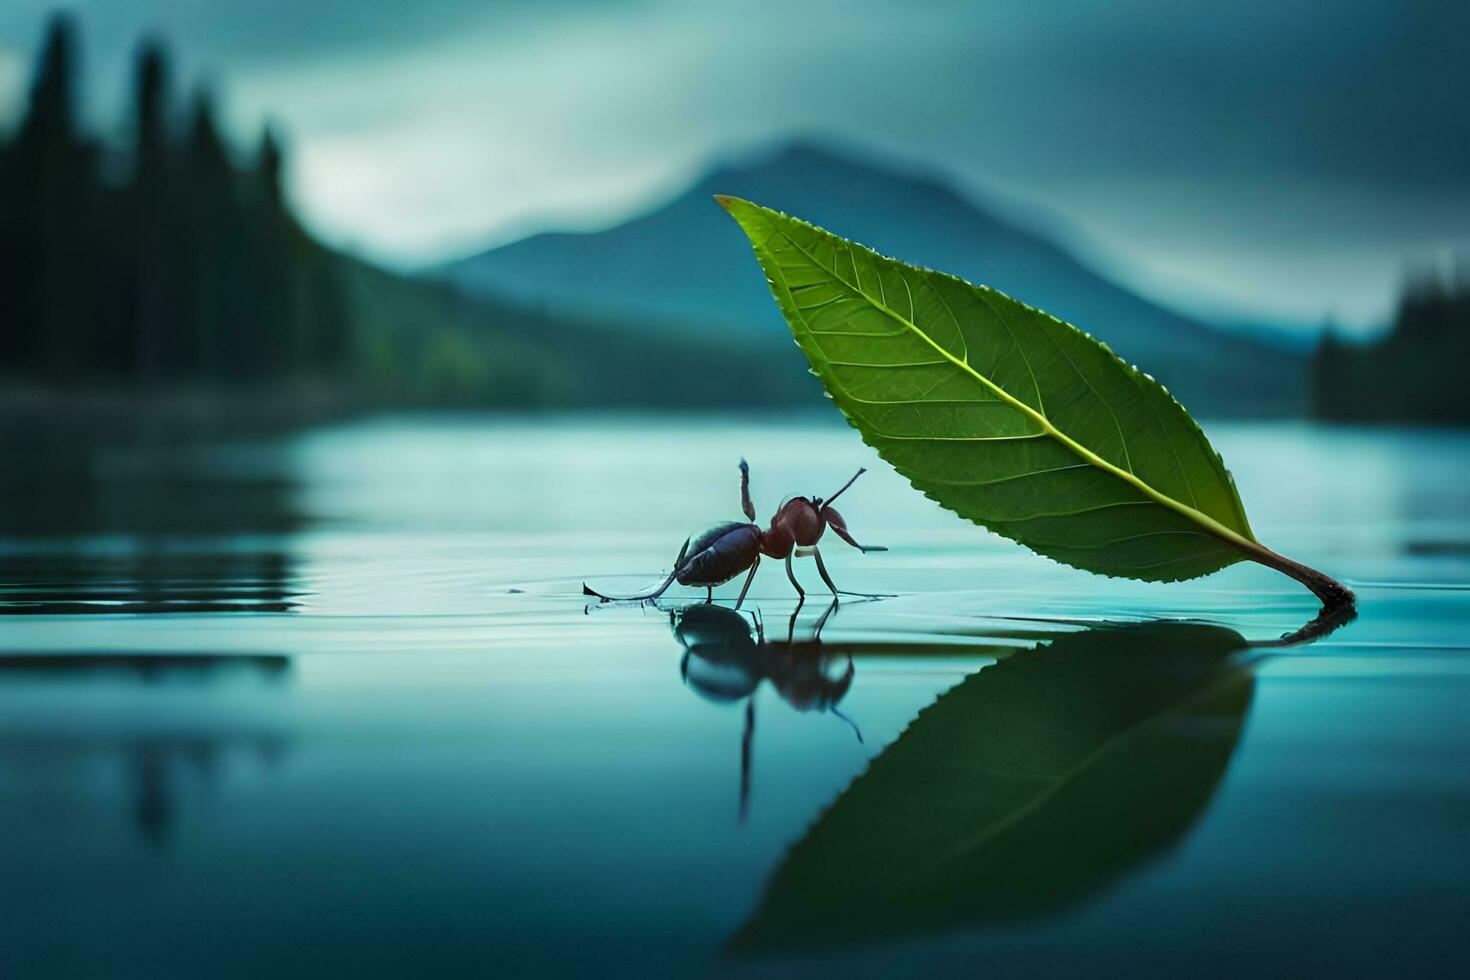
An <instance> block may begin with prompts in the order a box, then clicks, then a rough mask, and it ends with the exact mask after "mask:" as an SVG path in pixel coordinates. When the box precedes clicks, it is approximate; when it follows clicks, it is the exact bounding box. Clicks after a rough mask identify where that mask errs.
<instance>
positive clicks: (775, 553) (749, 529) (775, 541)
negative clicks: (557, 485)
mask: <svg viewBox="0 0 1470 980" xmlns="http://www.w3.org/2000/svg"><path fill="white" fill-rule="evenodd" d="M866 472H867V470H866V469H859V470H858V471H857V472H856V473H854V474H853V477H852V479H851V480H848V481H847V482H846V483H844V484H843V485H842V487H841V489H839V490H838V491H837V492H836V493H834V494H833V495H832V496H831V497H828V498H827V499H826V500H825V501H823V500H822V498H821V497H813V498H810V499H808V498H807V497H792V498H791V499H790V500H787V501H786V502H784V503H783V504H782V505H781V507H780V508H779V509H778V510H777V511H776V516H775V517H772V518H771V526H770V527H768V528H766V529H765V530H764V531H762V530H761V528H760V525H759V524H753V523H750V524H743V523H740V522H731V523H729V524H717V525H716V526H714V527H712V528H710V529H709V530H708V531H705V532H704V533H703V534H701V535H699V536H698V537H696V538H688V539H686V540H685V541H684V547H683V548H681V549H680V550H679V557H678V558H675V559H674V570H673V571H672V572H670V573H669V577H668V578H666V579H664V580H663V583H662V584H661V585H659V587H658V588H656V589H654V590H653V591H652V592H646V593H644V594H643V595H630V596H610V595H603V594H602V593H601V592H597V591H595V590H594V589H592V588H591V587H589V586H588V585H587V584H586V583H583V585H582V592H583V594H584V595H589V596H595V597H596V598H598V599H602V600H608V601H611V600H616V601H642V600H644V599H657V598H658V597H659V596H661V595H663V594H664V592H666V591H667V590H668V588H669V586H670V585H672V584H673V583H674V582H675V581H676V580H677V581H678V583H679V584H680V585H694V586H698V585H702V586H704V587H705V589H706V590H707V592H706V598H708V597H709V596H710V595H712V594H713V590H714V587H715V586H717V585H724V584H725V583H726V582H728V581H730V580H731V579H733V578H734V577H735V576H737V575H739V574H740V573H741V572H744V571H746V570H747V569H749V574H748V575H746V577H745V585H744V586H743V587H742V588H741V589H740V598H739V599H737V600H736V601H735V608H736V609H739V608H740V605H741V603H743V602H745V593H747V592H748V591H750V583H751V580H752V579H754V578H755V570H756V568H758V567H759V566H760V563H761V556H762V555H764V556H765V557H767V558H782V559H785V561H786V577H787V578H789V579H790V580H791V584H792V585H793V586H794V587H795V588H796V594H797V595H798V596H805V595H806V592H805V590H803V589H802V587H801V583H800V582H798V581H796V572H795V571H794V570H793V569H792V567H791V560H792V558H794V557H797V556H799V555H806V554H810V555H811V556H812V557H813V558H815V559H816V560H817V571H818V572H819V573H820V574H821V576H822V581H823V582H825V583H827V588H829V589H831V590H832V595H833V596H836V595H837V594H838V592H837V586H836V585H834V584H833V582H832V576H831V575H829V574H827V566H826V565H824V564H823V563H822V553H821V552H820V551H818V550H817V542H818V541H819V540H821V537H822V533H823V532H824V531H826V530H827V528H828V527H831V528H832V530H833V531H834V532H835V533H836V534H837V536H838V537H839V538H841V539H842V540H843V541H846V542H847V543H848V544H850V545H852V546H853V547H854V548H856V549H858V550H859V551H862V552H865V553H866V552H869V551H887V550H888V549H887V548H882V547H877V546H875V545H863V544H858V543H857V542H856V541H855V540H853V537H852V535H851V534H849V533H848V531H847V522H846V521H844V520H843V519H842V515H841V514H839V513H837V509H836V508H834V507H833V506H832V501H834V500H836V499H837V498H838V497H840V496H842V493H843V491H845V490H846V489H847V488H848V487H850V486H852V484H853V481H855V480H856V479H857V478H858V477H860V476H862V475H863V474H864V473H866ZM740 509H741V510H743V511H745V516H746V517H747V518H748V519H749V520H751V521H754V520H755V505H754V504H752V503H751V502H750V466H749V465H748V464H747V463H746V462H745V460H743V459H742V460H741V461H740ZM798 549H799V550H798Z"/></svg>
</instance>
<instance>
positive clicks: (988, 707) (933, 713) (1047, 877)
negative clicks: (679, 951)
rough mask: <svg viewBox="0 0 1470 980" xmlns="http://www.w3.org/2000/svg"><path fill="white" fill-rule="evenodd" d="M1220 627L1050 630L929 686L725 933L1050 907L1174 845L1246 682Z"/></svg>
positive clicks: (786, 931)
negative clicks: (938, 688)
mask: <svg viewBox="0 0 1470 980" xmlns="http://www.w3.org/2000/svg"><path fill="white" fill-rule="evenodd" d="M1245 647H1246V643H1245V641H1244V640H1243V639H1241V637H1240V636H1239V635H1238V634H1236V633H1234V632H1232V631H1231V630H1228V629H1223V628H1220V627H1213V626H1203V625H1193V624H1186V623H1149V624H1142V625H1137V626H1128V627H1103V628H1099V629H1093V630H1088V631H1085V632H1080V633H1073V634H1067V635H1064V636H1061V637H1059V638H1057V639H1056V640H1053V641H1052V642H1050V643H1049V644H1044V645H1041V646H1038V647H1036V648H1035V649H1033V650H1026V651H1022V652H1020V653H1016V654H1014V655H1012V656H1011V657H1010V658H1008V659H1006V660H1003V661H1001V662H999V663H996V664H994V665H992V666H990V667H986V668H984V669H983V670H981V671H979V672H978V673H975V674H972V675H971V676H970V677H969V678H967V679H966V680H965V681H963V682H962V683H960V684H959V685H958V686H956V687H954V688H952V689H951V690H950V691H949V692H947V693H946V694H944V695H942V696H941V697H940V698H939V699H938V700H937V701H935V702H934V704H932V705H931V706H930V707H928V708H926V709H925V710H924V711H923V712H921V713H920V714H919V716H918V717H917V718H916V719H915V720H914V721H913V722H912V723H911V724H910V725H909V727H908V729H907V730H906V731H905V732H904V733H903V734H902V735H901V736H900V737H899V738H898V740H897V741H895V742H894V743H893V744H892V745H890V746H889V747H888V748H887V749H886V750H884V752H883V753H882V754H881V755H879V756H878V757H877V758H876V759H874V760H873V762H872V764H871V766H869V768H868V771H867V772H866V773H864V774H863V775H861V776H859V777H858V778H857V779H855V780H854V781H853V782H852V783H851V785H849V786H848V788H847V789H846V790H845V791H843V793H842V795H841V796H839V797H838V798H837V800H836V802H835V803H833V804H832V806H831V807H830V808H829V809H828V810H827V811H826V812H825V813H823V814H822V816H821V817H820V819H818V821H817V822H816V824H815V825H814V826H813V827H812V828H811V829H810V830H809V831H808V832H807V834H806V836H805V837H804V838H802V840H800V841H799V842H798V843H797V844H796V845H795V846H794V847H793V848H792V849H791V851H790V853H789V854H788V855H787V857H786V859H785V861H784V862H783V863H782V864H781V866H780V867H779V868H778V869H777V870H776V873H775V875H774V876H773V877H772V879H771V881H770V883H769V885H768V887H767V891H766V894H765V896H764V897H763V899H762V901H761V904H760V905H759V907H758V908H757V909H756V911H755V913H754V914H753V916H752V917H751V919H750V920H749V922H748V923H747V924H746V925H745V927H744V928H743V929H742V930H741V931H740V933H739V934H737V936H736V937H735V938H734V939H733V940H732V946H734V947H735V948H737V949H741V950H745V951H754V950H762V949H777V948H799V947H808V946H823V945H834V944H843V943H863V942H873V941H876V940H878V939H887V938H891V937H894V936H901V935H906V934H916V933H926V932H936V931H942V930H946V929H957V928H973V927H976V926H981V925H986V924H992V923H996V922H1003V921H1008V920H1016V919H1025V918H1032V917H1037V916H1044V915H1049V914H1054V913H1056V912H1058V911H1060V910H1062V909H1065V908H1067V907H1068V906H1070V905H1073V904H1076V903H1078V902H1081V901H1084V900H1086V899H1087V898H1089V897H1091V896H1093V895H1095V894H1097V893H1098V892H1099V891H1101V890H1103V889H1106V888H1107V887H1109V886H1111V885H1112V884H1114V883H1116V882H1117V881H1118V880H1119V879H1120V878H1121V877H1122V876H1123V875H1125V874H1126V873H1127V872H1129V871H1130V870H1131V869H1134V868H1137V867H1138V866H1139V865H1141V864H1143V863H1144V862H1146V861H1147V860H1148V859H1150V858H1151V857H1154V856H1156V855H1157V854H1159V853H1160V852H1161V851H1163V850H1165V849H1166V848H1168V847H1170V846H1171V845H1173V844H1175V843H1176V842H1178V841H1179V840H1180V839H1182V837H1183V836H1184V835H1185V834H1186V833H1187V832H1188V830H1189V828H1190V827H1191V826H1192V825H1193V824H1194V822H1195V821H1196V820H1197V819H1198V818H1199V816H1200V814H1201V813H1203V812H1204V810H1205V808H1206V806H1207V804H1208V803H1209V800H1210V798H1211V797H1212V795H1213V794H1214V791H1215V788H1216V787H1217V786H1218V784H1219V782H1220V779H1221V777H1222V776H1223V774H1224V772H1225V769H1226V766H1227V765H1228V763H1229V760H1230V757H1231V754H1232V753H1233V751H1234V749H1235V746H1236V744H1237V742H1238V740H1239V738H1240V732H1241V728H1242V725H1243V723H1244V718H1245V716H1246V712H1247V709H1248V708H1249V705H1250V702H1251V697H1252V693H1253V690H1254V681H1253V678H1252V675H1251V673H1250V671H1249V669H1248V666H1247V665H1245V664H1243V663H1241V662H1240V659H1239V658H1237V657H1236V656H1234V655H1235V654H1236V653H1237V652H1238V651H1241V650H1243V649H1244V648H1245Z"/></svg>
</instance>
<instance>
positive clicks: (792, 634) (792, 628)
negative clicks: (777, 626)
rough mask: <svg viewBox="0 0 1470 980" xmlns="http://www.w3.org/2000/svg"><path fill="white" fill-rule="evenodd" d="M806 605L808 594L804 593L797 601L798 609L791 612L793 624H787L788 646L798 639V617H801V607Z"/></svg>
mask: <svg viewBox="0 0 1470 980" xmlns="http://www.w3.org/2000/svg"><path fill="white" fill-rule="evenodd" d="M804 605H806V593H805V592H803V593H802V594H801V595H800V596H798V597H797V599H796V608H795V609H793V610H791V622H789V623H787V624H786V645H787V646H790V645H791V642H792V641H793V640H795V639H796V617H797V616H800V615H801V607H802V606H804Z"/></svg>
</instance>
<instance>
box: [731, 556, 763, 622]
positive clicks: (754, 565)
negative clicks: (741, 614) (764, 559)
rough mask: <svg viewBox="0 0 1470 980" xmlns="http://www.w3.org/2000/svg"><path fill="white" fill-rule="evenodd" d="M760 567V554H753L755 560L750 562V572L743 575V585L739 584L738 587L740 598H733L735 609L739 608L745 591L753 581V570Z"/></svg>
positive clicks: (743, 599)
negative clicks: (739, 586)
mask: <svg viewBox="0 0 1470 980" xmlns="http://www.w3.org/2000/svg"><path fill="white" fill-rule="evenodd" d="M760 567H761V556H760V555H756V556H755V561H753V562H751V563H750V574H749V575H747V576H745V584H744V585H743V586H741V588H740V598H738V599H736V600H735V608H736V609H739V608H740V604H741V603H742V602H744V601H745V593H747V592H749V591H750V583H751V582H753V581H755V570H756V569H757V568H760Z"/></svg>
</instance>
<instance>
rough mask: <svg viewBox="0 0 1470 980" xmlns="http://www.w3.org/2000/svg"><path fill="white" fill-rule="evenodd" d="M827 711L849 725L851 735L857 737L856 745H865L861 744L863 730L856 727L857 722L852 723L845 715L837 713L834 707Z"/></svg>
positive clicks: (864, 743)
mask: <svg viewBox="0 0 1470 980" xmlns="http://www.w3.org/2000/svg"><path fill="white" fill-rule="evenodd" d="M827 710H828V711H830V712H832V713H833V714H834V715H836V716H837V717H839V718H841V719H842V720H843V721H845V722H847V723H848V724H849V725H851V726H852V733H853V734H854V735H856V736H857V740H858V743H859V744H862V745H866V744H867V743H866V742H863V730H862V729H861V728H859V727H858V726H857V722H855V721H853V720H852V719H851V718H849V717H847V715H845V714H843V713H842V712H840V711H838V710H837V706H836V705H833V706H832V707H830V708H828V709H827Z"/></svg>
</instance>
